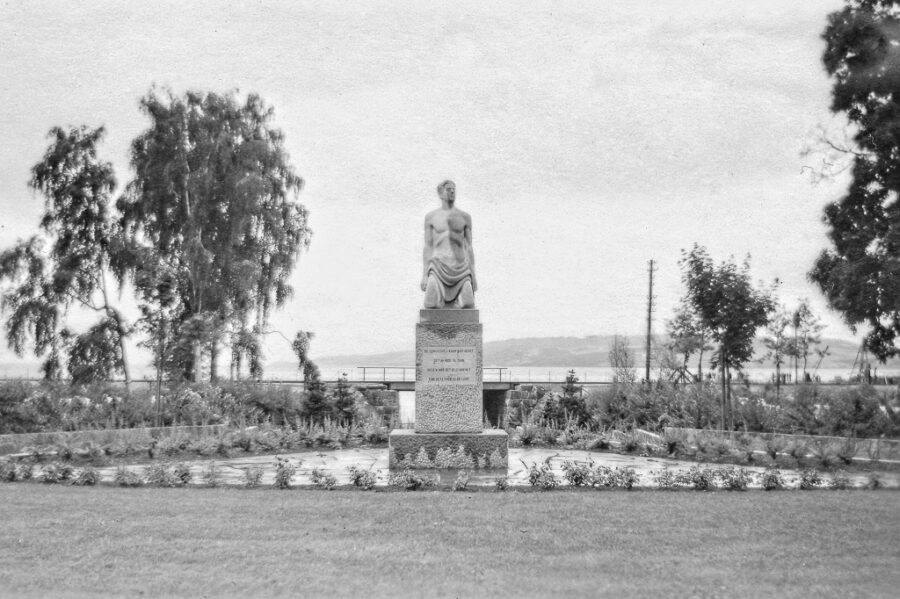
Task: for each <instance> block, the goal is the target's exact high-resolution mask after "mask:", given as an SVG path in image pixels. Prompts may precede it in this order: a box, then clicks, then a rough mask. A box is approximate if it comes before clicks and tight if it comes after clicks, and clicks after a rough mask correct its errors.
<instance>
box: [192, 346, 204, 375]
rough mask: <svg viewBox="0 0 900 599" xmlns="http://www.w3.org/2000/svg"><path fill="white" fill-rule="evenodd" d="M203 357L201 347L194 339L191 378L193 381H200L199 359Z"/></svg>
mask: <svg viewBox="0 0 900 599" xmlns="http://www.w3.org/2000/svg"><path fill="white" fill-rule="evenodd" d="M202 358H203V348H202V347H200V342H199V341H194V372H193V373H192V374H193V376H191V380H192V381H193V382H195V383H199V382H200V360H201V359H202Z"/></svg>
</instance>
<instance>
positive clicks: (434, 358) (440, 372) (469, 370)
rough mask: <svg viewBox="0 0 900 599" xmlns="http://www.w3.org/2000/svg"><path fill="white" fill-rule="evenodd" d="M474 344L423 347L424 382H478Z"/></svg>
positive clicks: (470, 383) (455, 383)
mask: <svg viewBox="0 0 900 599" xmlns="http://www.w3.org/2000/svg"><path fill="white" fill-rule="evenodd" d="M475 361H476V354H475V347H474V346H464V347H460V346H457V347H423V348H422V382H423V383H425V384H426V385H427V384H441V385H474V384H476V383H478V379H477V373H476V365H475Z"/></svg>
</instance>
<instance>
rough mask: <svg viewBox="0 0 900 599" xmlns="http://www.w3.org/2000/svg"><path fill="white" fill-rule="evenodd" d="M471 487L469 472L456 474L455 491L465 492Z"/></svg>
mask: <svg viewBox="0 0 900 599" xmlns="http://www.w3.org/2000/svg"><path fill="white" fill-rule="evenodd" d="M468 486H469V471H468V470H460V471H459V472H457V473H456V480H454V481H453V490H454V491H465V490H466V488H467V487H468Z"/></svg>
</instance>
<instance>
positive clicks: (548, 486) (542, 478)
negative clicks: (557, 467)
mask: <svg viewBox="0 0 900 599" xmlns="http://www.w3.org/2000/svg"><path fill="white" fill-rule="evenodd" d="M522 465H523V466H525V468H526V469H527V470H528V484H529V485H531V486H532V487H538V488H540V489H542V490H544V491H550V490H552V489H555V488H556V487H558V486H559V479H558V478H557V477H556V474H554V473H553V470H551V468H550V462H549V460H548V461H545V462H544V463H543V464H541V465H538V464H537V463H533V464H531V465H530V466H529V465H528V464H526V463H525V462H522Z"/></svg>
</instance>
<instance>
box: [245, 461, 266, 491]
mask: <svg viewBox="0 0 900 599" xmlns="http://www.w3.org/2000/svg"><path fill="white" fill-rule="evenodd" d="M262 475H263V469H262V466H247V467H246V468H244V486H246V487H251V488H252V487H258V486H259V483H260V482H261V481H262Z"/></svg>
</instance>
